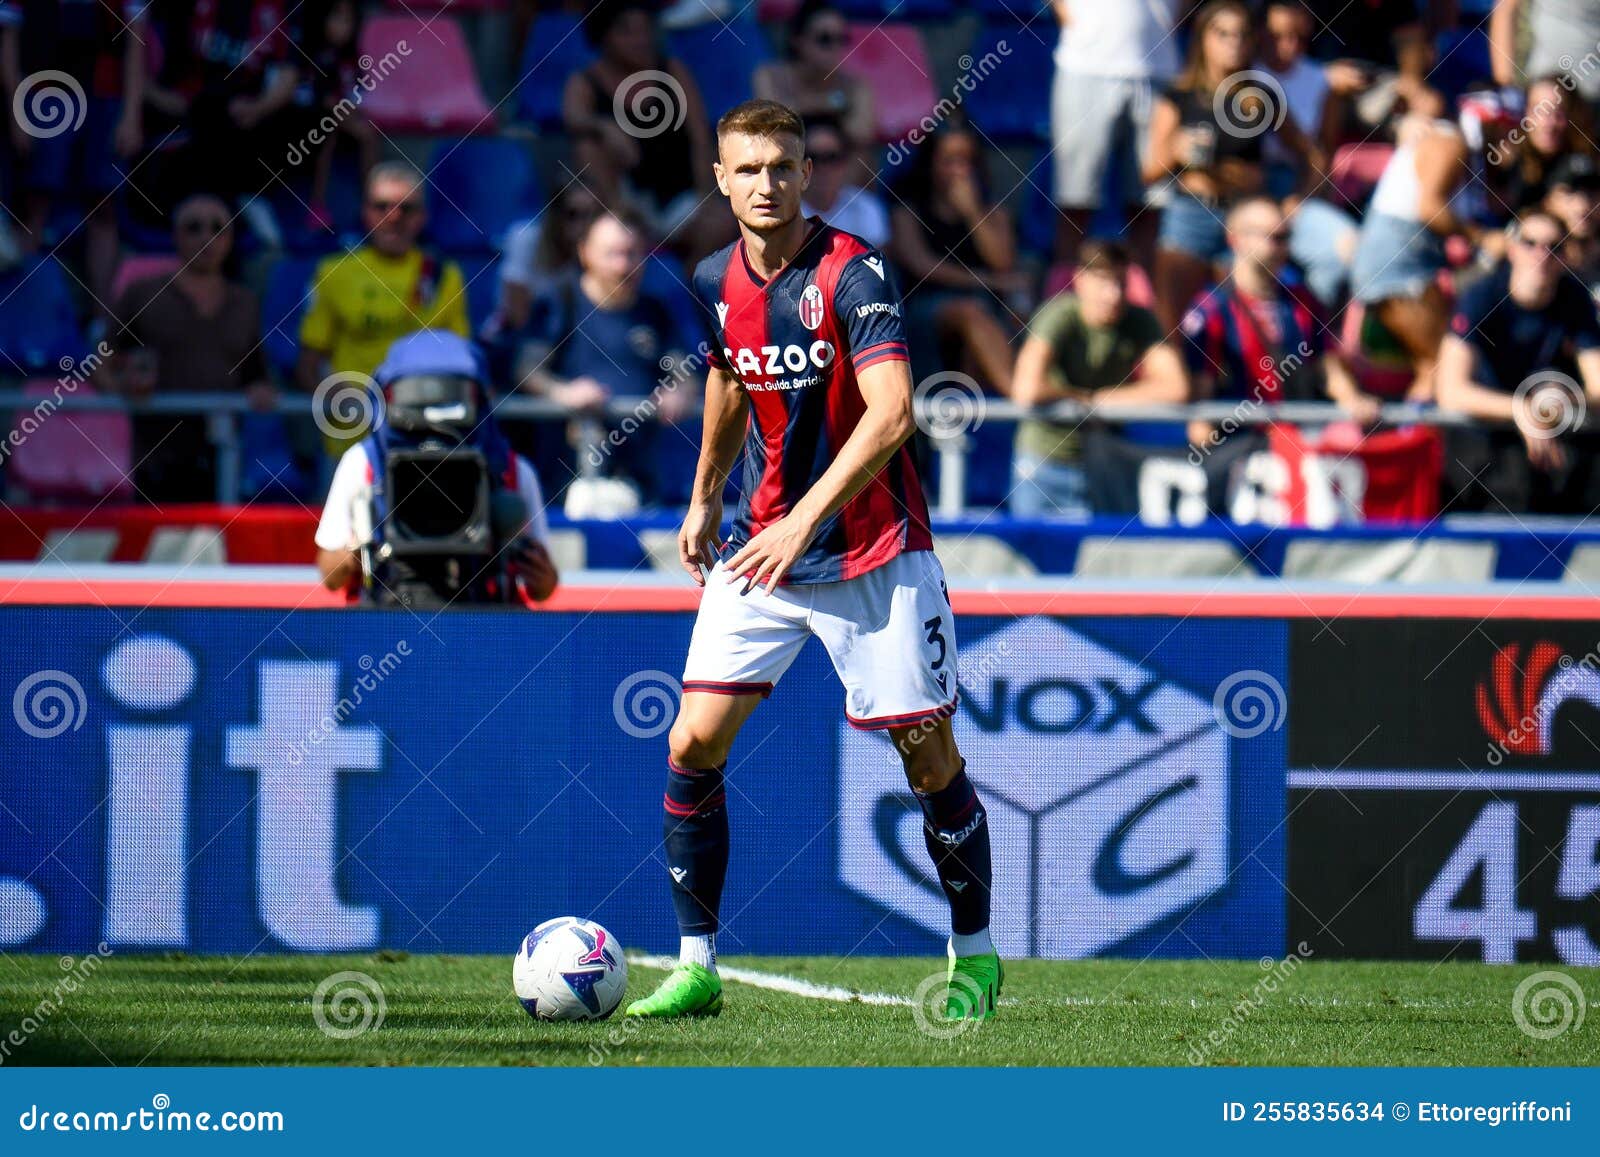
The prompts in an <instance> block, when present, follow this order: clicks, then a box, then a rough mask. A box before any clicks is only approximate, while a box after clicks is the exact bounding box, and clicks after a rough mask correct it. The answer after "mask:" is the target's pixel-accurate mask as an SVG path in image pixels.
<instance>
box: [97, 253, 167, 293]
mask: <svg viewBox="0 0 1600 1157" xmlns="http://www.w3.org/2000/svg"><path fill="white" fill-rule="evenodd" d="M182 266H183V262H182V261H181V260H180V259H179V257H178V255H177V254H176V253H131V254H129V255H128V256H127V257H124V258H123V259H122V263H121V264H120V265H118V266H117V273H116V276H115V277H113V278H112V279H111V301H112V304H115V303H116V302H117V300H118V299H120V298H121V297H122V295H123V294H124V293H126V292H127V290H128V286H130V285H132V284H133V283H134V282H135V281H144V280H146V279H147V278H151V277H171V276H172V275H173V274H175V273H177V272H178V270H179V269H180V268H182Z"/></svg>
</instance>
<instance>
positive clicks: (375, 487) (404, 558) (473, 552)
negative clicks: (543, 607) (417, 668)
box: [316, 330, 558, 608]
mask: <svg viewBox="0 0 1600 1157" xmlns="http://www.w3.org/2000/svg"><path fill="white" fill-rule="evenodd" d="M486 377H487V374H486V373H485V371H484V369H483V364H482V360H481V358H480V357H479V355H478V351H477V350H476V349H475V348H474V347H473V346H472V345H471V344H470V343H469V342H467V341H466V340H465V339H464V338H462V337H459V336H458V335H456V334H454V333H451V332H449V331H447V330H422V331H420V332H417V333H414V334H410V335H409V336H406V337H403V338H401V339H399V340H398V341H396V342H395V343H394V344H393V345H391V346H390V347H389V351H388V353H387V354H386V355H385V357H384V360H383V363H382V364H381V365H380V366H379V367H378V370H377V373H376V375H375V376H374V381H375V383H376V387H377V391H378V393H379V394H381V396H373V397H371V398H369V399H368V401H369V403H370V405H371V406H372V408H373V409H372V415H373V418H372V423H371V430H370V431H369V432H368V434H367V436H366V437H365V438H364V439H363V440H362V441H360V442H358V443H357V444H356V445H354V446H352V447H350V448H349V449H348V450H346V451H345V452H344V455H343V457H341V458H340V460H339V465H338V469H337V470H336V471H335V472H334V476H333V483H332V485H331V487H330V489H329V492H328V499H327V503H326V505H325V506H324V507H323V510H322V520H321V522H320V523H319V524H318V526H317V535H316V543H317V569H318V570H319V571H320V572H321V574H322V582H323V585H325V586H326V587H327V588H328V589H329V590H345V591H350V592H352V594H353V596H354V597H355V598H356V599H358V600H359V601H361V602H363V603H367V604H369V605H373V606H405V607H421V608H439V607H446V606H452V605H473V606H481V605H487V604H493V603H519V602H520V603H524V604H526V603H529V602H542V601H543V600H545V599H547V598H549V597H550V595H551V594H552V592H554V590H555V587H556V582H557V579H558V576H557V574H556V568H555V565H554V564H553V563H552V562H551V559H550V552H549V550H548V540H549V534H550V531H549V526H548V525H547V523H546V520H545V514H544V494H543V491H542V490H541V488H540V486H539V478H538V475H537V474H535V473H534V470H533V467H532V465H530V464H529V463H528V461H527V460H526V459H524V458H522V457H521V456H520V455H518V454H516V453H514V452H513V451H512V450H511V447H510V445H509V444H508V443H507V442H506V440H505V437H504V436H503V435H502V434H501V432H500V429H499V427H498V426H497V425H496V424H495V420H494V415H493V412H492V411H491V409H490V405H489V392H488V388H487V385H486V381H485V379H486Z"/></svg>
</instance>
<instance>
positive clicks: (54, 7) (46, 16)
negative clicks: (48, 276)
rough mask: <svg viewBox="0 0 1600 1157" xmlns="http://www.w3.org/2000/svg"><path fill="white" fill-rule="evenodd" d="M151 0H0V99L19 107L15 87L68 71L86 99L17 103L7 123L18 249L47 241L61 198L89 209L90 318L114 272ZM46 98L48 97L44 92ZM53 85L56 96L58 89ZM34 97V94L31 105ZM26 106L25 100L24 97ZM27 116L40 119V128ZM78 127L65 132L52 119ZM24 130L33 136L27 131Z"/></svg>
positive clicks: (136, 138)
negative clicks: (15, 180) (118, 193)
mask: <svg viewBox="0 0 1600 1157" xmlns="http://www.w3.org/2000/svg"><path fill="white" fill-rule="evenodd" d="M147 6H148V0H121V2H120V3H118V2H114V0H3V2H0V89H3V91H0V96H3V97H4V100H5V108H6V109H7V110H12V109H14V108H17V107H18V106H17V105H16V97H17V95H18V94H17V89H18V87H19V86H20V85H21V84H22V82H23V81H24V80H25V79H26V78H28V77H30V76H32V75H33V74H35V73H38V72H41V71H55V72H65V73H66V74H67V75H69V76H70V77H72V78H73V80H74V81H76V82H77V84H78V85H79V87H80V88H81V90H82V92H83V95H84V97H85V98H86V100H85V105H84V107H83V108H82V109H81V110H80V109H78V107H77V105H76V104H75V103H70V104H68V105H67V106H66V107H65V108H62V107H60V105H58V106H57V107H56V108H54V109H48V108H34V106H32V105H31V104H24V105H23V106H21V107H20V109H19V115H12V116H9V117H8V118H7V119H8V120H9V122H10V127H11V138H10V141H11V151H12V152H13V153H14V154H15V160H16V162H17V165H18V169H19V170H20V171H19V177H20V185H21V188H22V205H21V217H22V225H23V230H24V231H23V235H22V237H21V238H20V241H21V244H22V246H23V248H24V249H26V250H28V251H30V252H31V251H33V250H35V249H38V248H43V247H46V246H48V245H49V244H51V242H50V241H49V240H48V239H47V237H46V231H47V229H48V227H49V223H50V212H51V209H52V208H54V207H57V205H58V203H59V202H60V201H61V200H63V199H66V198H70V199H72V200H74V201H81V202H83V203H84V204H86V205H88V206H89V207H90V208H89V212H88V217H87V219H86V220H85V222H84V272H85V274H86V280H87V284H88V289H89V293H90V294H91V296H92V297H93V299H94V301H95V304H96V313H104V312H106V311H107V309H108V308H109V307H108V306H107V305H106V304H104V303H107V302H109V301H110V297H111V279H112V276H113V275H114V274H115V273H116V268H117V250H118V241H117V204H118V202H117V200H116V199H115V198H113V197H112V196H111V194H112V193H113V192H114V191H115V190H116V189H117V188H118V186H119V185H120V184H121V183H122V180H123V172H124V171H125V170H126V169H127V168H128V167H129V166H128V165H126V164H121V163H119V162H128V161H131V159H132V158H133V157H134V156H135V155H136V154H137V153H138V152H139V151H140V149H142V148H143V146H144V134H143V128H142V125H143V120H142V115H141V114H142V110H143V107H144V93H145V43H146V41H148V40H149V39H150V35H151V32H150V26H149V22H148V20H146V18H145V9H146V7H147ZM42 91H48V90H42ZM59 91H60V89H59V86H58V87H57V92H59ZM40 92H41V90H39V89H35V90H34V93H35V99H37V96H38V94H39V93H40ZM21 95H22V99H23V100H24V101H25V102H26V101H27V100H28V94H27V93H23V94H21ZM29 109H33V111H34V112H41V113H44V114H45V116H44V117H41V118H40V119H39V120H38V121H37V122H34V121H33V120H31V119H30V116H29V115H22V113H24V112H27V111H28V110H29ZM80 111H81V113H82V116H83V123H82V124H81V125H73V126H72V127H71V129H70V130H68V131H62V129H61V128H60V127H58V126H56V125H52V124H50V123H49V121H48V116H49V115H51V114H54V115H57V116H65V117H67V118H69V120H70V118H73V117H74V115H75V114H76V113H78V112H80ZM30 128H31V131H30Z"/></svg>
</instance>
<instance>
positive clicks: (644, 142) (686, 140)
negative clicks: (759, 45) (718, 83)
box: [562, 0, 732, 253]
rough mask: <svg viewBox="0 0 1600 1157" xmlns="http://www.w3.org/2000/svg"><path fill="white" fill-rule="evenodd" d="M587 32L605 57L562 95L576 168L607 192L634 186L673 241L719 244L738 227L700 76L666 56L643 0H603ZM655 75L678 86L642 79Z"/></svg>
mask: <svg viewBox="0 0 1600 1157" xmlns="http://www.w3.org/2000/svg"><path fill="white" fill-rule="evenodd" d="M583 29H584V35H585V36H587V37H588V39H589V42H590V43H591V44H592V45H594V47H595V48H596V49H597V50H598V51H599V53H600V55H599V58H598V59H596V60H595V62H594V63H593V64H591V65H589V66H588V67H587V68H585V69H583V70H582V71H581V72H575V73H573V75H572V76H571V77H570V78H569V79H568V80H567V88H566V92H565V94H564V96H563V104H562V116H563V118H564V120H565V122H566V129H567V132H568V134H569V135H570V136H571V138H572V142H573V151H574V159H575V161H576V168H577V170H578V171H579V172H580V173H583V174H584V175H585V179H586V180H590V179H591V177H592V183H593V184H595V186H596V187H597V188H598V189H600V191H601V193H602V195H603V196H604V195H606V194H607V191H608V190H611V189H626V190H627V191H628V193H630V194H631V195H632V197H633V202H632V203H633V204H634V205H635V206H636V207H637V208H639V209H640V210H641V211H642V212H644V213H645V214H646V216H647V217H648V218H649V225H650V230H651V232H652V233H654V234H656V235H657V236H659V237H662V238H664V239H665V240H667V241H668V242H669V243H670V244H672V245H674V246H675V247H677V248H680V249H683V250H684V251H685V252H688V253H700V252H708V251H709V250H711V249H715V248H716V247H717V245H718V244H720V243H721V242H720V240H719V238H723V237H725V236H727V235H731V230H732V223H731V221H729V220H728V213H727V210H726V209H725V208H724V207H723V206H722V204H721V202H720V199H719V198H717V197H715V196H714V195H713V194H714V192H715V187H714V185H713V174H712V168H711V166H712V162H713V161H714V160H715V159H716V158H715V148H714V143H713V141H712V139H711V129H710V126H709V125H708V124H707V122H706V111H705V106H704V104H703V103H702V101H701V99H700V89H699V87H698V86H697V85H696V84H695V82H694V77H693V76H692V75H690V73H689V70H688V69H687V68H685V67H684V66H683V64H682V63H681V62H679V61H677V60H673V59H671V58H670V57H665V56H663V55H662V53H661V49H660V47H659V46H658V44H657V35H658V34H657V30H656V25H655V17H654V9H652V8H651V7H650V6H649V5H648V4H646V3H645V0H601V3H600V4H598V5H597V6H596V7H595V8H593V9H592V10H591V11H590V12H589V13H588V15H586V16H585V17H584V20H583ZM648 72H656V73H665V74H666V75H667V77H669V78H670V79H671V82H672V83H671V84H668V83H666V82H665V81H662V80H659V79H652V78H650V77H642V76H640V75H639V74H640V73H648ZM591 170H592V174H591ZM612 207H614V208H615V207H617V206H615V205H613V206H612Z"/></svg>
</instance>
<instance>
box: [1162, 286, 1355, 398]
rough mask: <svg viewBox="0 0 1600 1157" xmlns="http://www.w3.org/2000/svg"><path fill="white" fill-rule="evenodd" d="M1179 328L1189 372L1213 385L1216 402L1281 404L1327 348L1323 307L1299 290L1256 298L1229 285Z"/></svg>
mask: <svg viewBox="0 0 1600 1157" xmlns="http://www.w3.org/2000/svg"><path fill="white" fill-rule="evenodd" d="M1180 328H1181V329H1182V330H1183V336H1184V346H1185V351H1186V355H1187V360H1188V363H1189V372H1190V373H1191V374H1192V375H1194V377H1195V378H1196V380H1200V381H1203V380H1206V379H1210V380H1211V381H1212V382H1214V383H1215V389H1214V390H1213V392H1212V396H1213V397H1216V398H1218V399H1221V400H1224V401H1233V400H1234V399H1236V398H1253V399H1255V400H1257V401H1262V402H1277V401H1282V400H1283V399H1284V397H1285V395H1287V394H1289V393H1290V392H1291V391H1290V390H1289V389H1287V388H1286V387H1287V385H1288V383H1289V382H1290V381H1292V380H1293V379H1294V378H1295V377H1296V376H1297V375H1298V374H1300V373H1302V372H1304V371H1306V370H1307V369H1309V367H1310V364H1311V363H1315V362H1317V361H1318V360H1320V359H1321V357H1322V355H1323V352H1324V347H1325V346H1326V342H1325V341H1324V339H1323V334H1324V333H1325V332H1326V325H1325V323H1324V322H1323V319H1322V306H1321V304H1320V303H1319V302H1318V301H1317V299H1316V298H1315V297H1313V296H1312V295H1311V293H1310V292H1308V291H1307V290H1305V289H1302V288H1301V287H1300V286H1297V285H1288V286H1284V287H1282V290H1281V292H1279V294H1278V295H1277V296H1276V297H1272V298H1255V297H1250V296H1249V295H1248V294H1245V293H1243V292H1241V291H1240V290H1239V288H1238V286H1236V285H1235V284H1234V283H1233V282H1232V281H1231V280H1229V281H1225V282H1223V283H1222V284H1221V285H1218V286H1216V287H1215V288H1213V289H1212V290H1210V291H1209V292H1208V293H1206V294H1205V295H1204V296H1202V297H1201V298H1200V300H1199V301H1197V302H1195V304H1194V305H1193V306H1192V307H1191V308H1190V310H1189V312H1188V313H1187V314H1185V315H1184V318H1183V323H1182V325H1181V326H1180Z"/></svg>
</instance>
